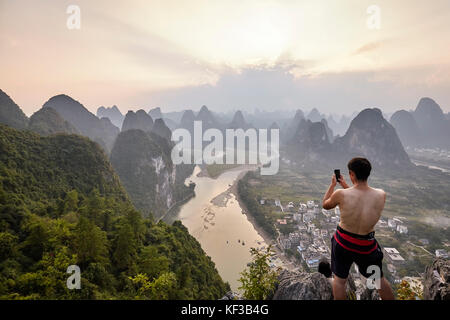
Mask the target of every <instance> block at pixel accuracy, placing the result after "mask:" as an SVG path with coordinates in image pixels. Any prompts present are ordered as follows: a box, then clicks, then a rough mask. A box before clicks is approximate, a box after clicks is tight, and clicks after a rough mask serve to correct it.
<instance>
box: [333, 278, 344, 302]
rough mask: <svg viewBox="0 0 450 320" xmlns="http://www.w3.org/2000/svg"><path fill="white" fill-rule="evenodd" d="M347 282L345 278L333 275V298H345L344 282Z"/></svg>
mask: <svg viewBox="0 0 450 320" xmlns="http://www.w3.org/2000/svg"><path fill="white" fill-rule="evenodd" d="M346 283H347V279H342V278H339V277H338V276H336V275H334V279H333V297H334V300H346V299H347V292H346V291H345V284H346Z"/></svg>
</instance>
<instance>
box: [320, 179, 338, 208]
mask: <svg viewBox="0 0 450 320" xmlns="http://www.w3.org/2000/svg"><path fill="white" fill-rule="evenodd" d="M341 177H342V175H341ZM336 184H337V182H336V176H335V175H334V174H333V175H332V176H331V184H330V186H329V187H328V190H327V192H326V193H325V196H324V197H323V200H322V208H324V209H326V210H329V209H332V208H334V207H336V206H337V205H338V204H339V199H340V196H341V194H340V192H341V190H336V192H334V188H335V187H336Z"/></svg>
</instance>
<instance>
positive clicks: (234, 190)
mask: <svg viewBox="0 0 450 320" xmlns="http://www.w3.org/2000/svg"><path fill="white" fill-rule="evenodd" d="M238 168H241V167H238ZM257 168H258V166H249V168H248V170H244V171H242V172H241V173H240V174H239V176H238V177H237V178H236V180H235V181H234V182H233V184H232V185H231V186H230V188H229V189H228V190H227V191H225V192H224V193H223V194H221V195H219V196H217V197H216V198H214V199H213V201H216V205H217V203H220V201H221V200H222V199H224V198H229V197H230V196H231V194H233V195H234V197H235V199H236V200H237V201H238V203H239V206H240V208H241V209H242V212H243V213H244V214H245V216H246V217H247V220H248V221H249V222H250V223H251V224H252V226H253V228H254V229H255V230H256V232H257V233H258V234H259V236H260V237H261V238H263V239H264V242H265V243H266V245H272V249H273V251H274V252H275V258H278V259H280V261H281V262H282V266H281V267H283V268H285V269H288V270H291V271H292V270H294V269H296V268H297V266H295V265H294V264H293V263H292V262H291V261H290V260H289V259H288V258H287V257H286V256H285V254H284V253H283V251H282V250H281V249H280V248H279V247H278V246H277V243H276V240H275V239H273V237H272V236H271V235H269V234H268V233H267V232H266V231H265V230H264V229H263V228H262V227H261V226H260V225H259V224H258V223H257V222H256V219H255V218H254V217H253V215H252V214H251V213H250V212H249V210H248V209H247V206H246V205H245V203H244V202H243V201H242V199H241V198H240V196H239V192H238V183H239V180H241V179H242V178H243V177H244V176H245V175H246V174H247V172H249V171H254V170H256V169H257ZM211 202H212V201H211Z"/></svg>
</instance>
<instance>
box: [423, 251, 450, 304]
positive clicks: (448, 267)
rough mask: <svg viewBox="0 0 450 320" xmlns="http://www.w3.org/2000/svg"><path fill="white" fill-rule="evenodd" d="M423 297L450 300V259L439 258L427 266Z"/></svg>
mask: <svg viewBox="0 0 450 320" xmlns="http://www.w3.org/2000/svg"><path fill="white" fill-rule="evenodd" d="M423 298H424V299H425V300H450V260H445V259H442V258H438V259H436V260H435V261H434V262H433V264H432V265H431V266H428V267H427V268H426V270H425V276H424V283H423Z"/></svg>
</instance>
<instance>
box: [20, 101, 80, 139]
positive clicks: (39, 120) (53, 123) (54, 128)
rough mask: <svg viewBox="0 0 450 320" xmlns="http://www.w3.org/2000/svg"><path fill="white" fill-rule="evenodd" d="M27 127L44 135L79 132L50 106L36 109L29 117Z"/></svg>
mask: <svg viewBox="0 0 450 320" xmlns="http://www.w3.org/2000/svg"><path fill="white" fill-rule="evenodd" d="M28 129H29V130H31V131H34V132H36V133H39V134H41V135H45V136H47V135H51V134H56V133H66V134H79V132H78V130H77V129H76V128H75V127H74V126H73V125H72V124H71V123H70V122H68V121H66V120H64V119H63V118H62V117H61V116H60V115H59V113H58V112H56V111H55V110H54V109H53V108H50V107H47V108H42V109H40V110H38V111H36V112H35V113H34V114H33V115H32V116H31V117H30V121H29V123H28Z"/></svg>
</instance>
